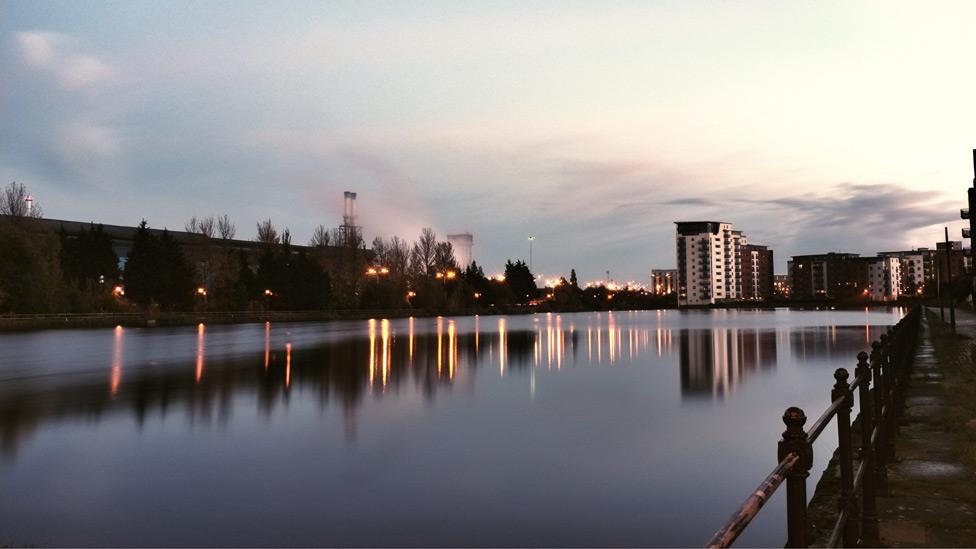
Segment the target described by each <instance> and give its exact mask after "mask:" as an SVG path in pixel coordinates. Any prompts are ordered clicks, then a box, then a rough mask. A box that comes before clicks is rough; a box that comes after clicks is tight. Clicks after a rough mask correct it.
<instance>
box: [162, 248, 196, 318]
mask: <svg viewBox="0 0 976 549" xmlns="http://www.w3.org/2000/svg"><path fill="white" fill-rule="evenodd" d="M157 262H158V263H157V271H156V272H157V276H158V280H157V286H158V288H159V295H158V296H157V301H158V302H159V304H160V305H162V306H164V307H170V308H180V309H182V308H186V307H188V306H189V305H191V304H192V302H193V295H194V288H195V286H196V284H195V283H194V279H195V278H196V273H195V271H194V269H193V265H191V264H190V262H189V261H188V260H187V258H186V256H185V255H184V254H183V250H181V249H180V245H179V244H178V243H177V242H176V241H175V240H173V237H172V235H170V234H169V231H168V230H166V229H163V234H162V236H160V238H159V241H158V258H157Z"/></svg>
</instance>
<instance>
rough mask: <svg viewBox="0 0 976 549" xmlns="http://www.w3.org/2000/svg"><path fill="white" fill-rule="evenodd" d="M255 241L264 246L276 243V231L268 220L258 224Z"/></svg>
mask: <svg viewBox="0 0 976 549" xmlns="http://www.w3.org/2000/svg"><path fill="white" fill-rule="evenodd" d="M256 240H257V241H258V242H262V243H264V244H277V243H278V230H277V229H275V228H274V225H272V224H271V219H270V218H268V219H266V220H264V221H260V222H258V236H257V238H256Z"/></svg>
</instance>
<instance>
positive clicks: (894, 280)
mask: <svg viewBox="0 0 976 549" xmlns="http://www.w3.org/2000/svg"><path fill="white" fill-rule="evenodd" d="M867 263H868V286H867V288H866V291H867V295H866V296H865V297H868V298H870V299H871V300H872V301H892V300H896V299H898V298H899V297H900V296H901V295H902V284H901V281H902V273H901V260H900V259H899V258H897V257H873V258H870V259H868V260H867ZM864 292H865V290H862V293H864Z"/></svg>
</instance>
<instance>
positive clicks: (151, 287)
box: [125, 219, 195, 308]
mask: <svg viewBox="0 0 976 549" xmlns="http://www.w3.org/2000/svg"><path fill="white" fill-rule="evenodd" d="M194 278H195V273H194V270H193V266H192V265H191V264H190V262H189V261H188V260H187V258H186V256H185V255H183V251H182V250H181V249H180V246H179V244H178V243H177V242H176V241H175V240H173V238H172V236H171V235H170V234H169V231H167V230H165V229H164V230H163V234H162V235H161V236H160V237H159V238H157V237H155V236H154V235H153V234H152V233H151V232H150V231H149V226H148V224H147V223H146V220H145V219H143V220H142V222H141V223H140V224H139V227H138V228H137V229H136V234H135V236H134V237H133V239H132V249H131V250H130V251H129V256H128V259H127V260H126V263H125V287H126V297H128V298H129V299H131V300H132V301H134V302H135V303H138V304H139V305H142V306H148V305H149V304H150V303H152V302H155V303H158V304H159V305H160V306H162V307H166V308H185V307H187V306H189V305H190V304H191V303H192V301H193V290H194Z"/></svg>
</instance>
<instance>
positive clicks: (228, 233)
mask: <svg viewBox="0 0 976 549" xmlns="http://www.w3.org/2000/svg"><path fill="white" fill-rule="evenodd" d="M236 233H237V228H236V227H234V223H232V222H231V220H230V217H228V215H227V214H224V215H222V216H220V217H218V218H217V234H219V235H220V238H223V239H224V240H230V239H232V238H234V235H235V234H236Z"/></svg>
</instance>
